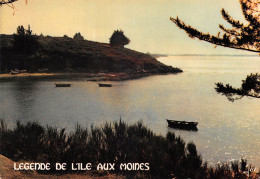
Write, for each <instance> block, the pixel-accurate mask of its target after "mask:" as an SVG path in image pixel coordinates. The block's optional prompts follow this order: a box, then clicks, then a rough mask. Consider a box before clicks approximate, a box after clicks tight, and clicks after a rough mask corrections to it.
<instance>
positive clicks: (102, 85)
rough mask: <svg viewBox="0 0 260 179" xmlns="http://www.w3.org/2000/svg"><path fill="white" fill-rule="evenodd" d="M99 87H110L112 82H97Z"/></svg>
mask: <svg viewBox="0 0 260 179" xmlns="http://www.w3.org/2000/svg"><path fill="white" fill-rule="evenodd" d="M98 86H99V87H112V84H105V83H98Z"/></svg>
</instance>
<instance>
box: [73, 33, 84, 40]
mask: <svg viewBox="0 0 260 179" xmlns="http://www.w3.org/2000/svg"><path fill="white" fill-rule="evenodd" d="M73 39H75V40H84V37H83V36H82V35H81V34H80V32H78V33H76V34H75V35H74V36H73Z"/></svg>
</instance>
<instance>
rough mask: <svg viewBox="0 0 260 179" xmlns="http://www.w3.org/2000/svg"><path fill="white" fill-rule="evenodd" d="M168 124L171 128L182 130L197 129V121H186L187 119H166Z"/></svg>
mask: <svg viewBox="0 0 260 179" xmlns="http://www.w3.org/2000/svg"><path fill="white" fill-rule="evenodd" d="M166 120H167V122H168V126H169V127H172V128H177V129H182V130H192V131H197V130H198V128H197V125H198V122H187V121H175V120H169V119H166Z"/></svg>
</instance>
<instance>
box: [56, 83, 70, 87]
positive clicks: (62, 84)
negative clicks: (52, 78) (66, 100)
mask: <svg viewBox="0 0 260 179" xmlns="http://www.w3.org/2000/svg"><path fill="white" fill-rule="evenodd" d="M55 86H56V87H71V84H69V83H55Z"/></svg>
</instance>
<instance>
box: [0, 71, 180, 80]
mask: <svg viewBox="0 0 260 179" xmlns="http://www.w3.org/2000/svg"><path fill="white" fill-rule="evenodd" d="M177 73H178V72H176V73H132V74H130V73H75V72H60V73H55V72H54V73H51V72H50V73H46V72H45V73H19V74H10V73H2V74H0V81H2V80H13V79H41V78H44V79H62V78H68V77H70V78H86V79H87V81H123V80H131V79H138V78H142V77H147V76H153V75H166V74H177Z"/></svg>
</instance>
